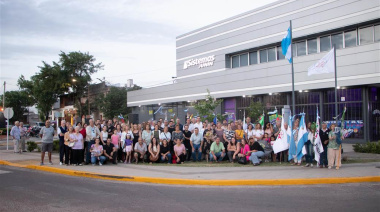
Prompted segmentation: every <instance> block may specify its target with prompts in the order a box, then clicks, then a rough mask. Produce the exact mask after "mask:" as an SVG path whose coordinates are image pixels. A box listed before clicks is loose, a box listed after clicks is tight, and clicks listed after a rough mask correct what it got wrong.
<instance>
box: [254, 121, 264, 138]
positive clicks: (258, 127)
mask: <svg viewBox="0 0 380 212" xmlns="http://www.w3.org/2000/svg"><path fill="white" fill-rule="evenodd" d="M263 136H264V130H262V129H261V124H256V126H255V129H254V130H253V139H254V140H255V141H259V140H261V139H262V138H263Z"/></svg>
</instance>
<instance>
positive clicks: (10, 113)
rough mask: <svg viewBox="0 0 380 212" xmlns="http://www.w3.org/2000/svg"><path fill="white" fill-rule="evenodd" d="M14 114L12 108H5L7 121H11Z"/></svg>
mask: <svg viewBox="0 0 380 212" xmlns="http://www.w3.org/2000/svg"><path fill="white" fill-rule="evenodd" d="M13 115H14V113H13V109H12V108H11V107H7V108H5V110H4V117H5V118H6V119H11V118H12V117H13Z"/></svg>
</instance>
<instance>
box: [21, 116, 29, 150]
mask: <svg viewBox="0 0 380 212" xmlns="http://www.w3.org/2000/svg"><path fill="white" fill-rule="evenodd" d="M27 132H28V129H26V127H24V123H23V122H20V136H21V137H20V142H21V150H22V151H23V152H26V147H25V139H26V133H27Z"/></svg>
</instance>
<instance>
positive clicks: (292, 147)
mask: <svg viewBox="0 0 380 212" xmlns="http://www.w3.org/2000/svg"><path fill="white" fill-rule="evenodd" d="M288 132H290V139H289V155H288V160H289V161H291V160H292V159H293V158H294V157H295V156H297V148H296V143H295V142H294V133H295V130H293V117H292V116H291V115H290V116H289V126H288ZM292 134H293V135H292Z"/></svg>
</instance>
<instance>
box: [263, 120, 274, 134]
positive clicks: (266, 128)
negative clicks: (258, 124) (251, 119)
mask: <svg viewBox="0 0 380 212" xmlns="http://www.w3.org/2000/svg"><path fill="white" fill-rule="evenodd" d="M264 133H267V134H268V138H270V137H272V135H273V126H272V124H271V123H269V122H267V123H265V126H264Z"/></svg>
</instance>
